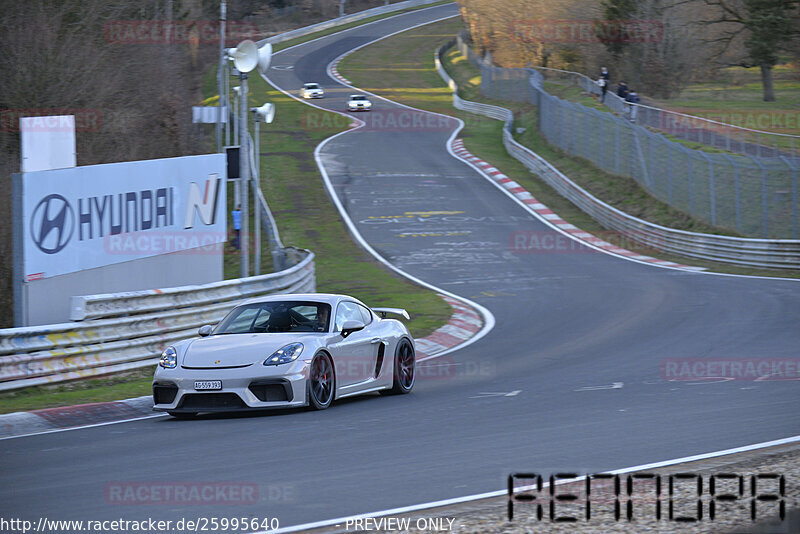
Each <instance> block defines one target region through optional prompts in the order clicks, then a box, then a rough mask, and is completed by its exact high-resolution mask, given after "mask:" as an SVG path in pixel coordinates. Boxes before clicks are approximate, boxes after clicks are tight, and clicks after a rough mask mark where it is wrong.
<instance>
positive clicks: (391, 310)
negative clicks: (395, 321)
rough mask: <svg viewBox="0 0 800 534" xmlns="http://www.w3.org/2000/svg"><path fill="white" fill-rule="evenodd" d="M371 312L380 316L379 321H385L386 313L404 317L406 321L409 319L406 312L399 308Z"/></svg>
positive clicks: (377, 309)
mask: <svg viewBox="0 0 800 534" xmlns="http://www.w3.org/2000/svg"><path fill="white" fill-rule="evenodd" d="M372 311H374V312H375V313H377V314H378V315H380V316H381V319H386V314H387V313H393V314H395V315H400V316H402V317H405V318H406V319H411V317H410V316H409V315H408V312H407V311H405V310H403V309H401V308H372Z"/></svg>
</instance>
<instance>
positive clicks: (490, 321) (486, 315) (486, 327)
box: [261, 6, 495, 361]
mask: <svg viewBox="0 0 800 534" xmlns="http://www.w3.org/2000/svg"><path fill="white" fill-rule="evenodd" d="M435 7H440V6H435ZM426 9H432V8H426ZM417 11H423V10H417ZM398 16H399V15H398ZM457 16H458V15H449V16H447V17H442V18H440V19H436V20H433V21H430V22H425V23H422V24H417V25H415V26H412V27H410V28H407V29H405V30H400V31H398V32H394V33H392V34H389V35H395V34H397V33H402V32H404V31H408V30H410V29H413V28H417V27H420V26H425V25H428V24H431V23H433V22H439V21H442V20H447V19H450V18H453V17H457ZM382 20H386V19H382ZM375 22H382V21H375ZM369 24H374V23H369ZM363 26H366V24H364V25H362V26H357V27H356V28H359V27H363ZM351 29H355V28H351ZM345 31H348V30H345ZM389 35H386V36H383V37H381V38H380V39H383V38H385V37H389ZM325 37H329V36H328V35H326V36H324V37H319V38H318V39H313V40H311V41H307V42H305V43H301V44H300V45H295V46H301V45H305V44H308V43H312V42H314V41H316V40H319V39H324V38H325ZM380 39H378V40H380ZM373 42H374V41H373ZM368 44H371V43H365V44H364V45H362V47H363V46H366V45H368ZM295 46H291V47H289V48H285V49H283V50H280V51H278V52H276V53H275V55H278V54H281V53H283V52H286V51H287V50H291V49H292V48H294V47H295ZM359 48H361V47H359ZM354 50H355V49H354ZM334 61H336V60H334ZM332 63H333V62H331V63H329V64H328V68H327V71H328V74H329V75H330V74H331V72H330V66H331V64H332ZM261 77H262V78H264V80H265V81H266V82H267V83H269V84H270V85H272V86H273V87H275V88H276V89H278V91H280V92H281V93H283V94H285V95H286V96H288V97H289V98H292V99H294V100H297V101H298V102H302V103H303V104H306V105H308V106H312V107H315V108H317V109H320V110H322V111H330V112H331V113H338V114H339V115H342V116H343V117H347V118H348V119H351V120H352V121H353V122H354V123H355V124H356V126H354V127H353V128H350V129H349V130H345V131H343V132H339V133H338V134H335V135H333V136H331V137H328V138H327V139H325V140H323V141H322V142H321V143H320V144H319V145H317V147H316V149H314V160H315V161H316V163H317V167H318V168H319V171H320V174H322V180H323V183H324V184H325V189H326V190H327V192H328V196H329V197H330V198H331V201H332V202H333V204H334V205H335V206H336V209H337V210H338V211H339V214H340V215H341V217H342V220H344V223H345V225H346V226H347V229H348V230H349V232H350V234H351V235H352V236H353V238H354V239H355V240H356V241H357V242H358V244H359V245H361V247H362V248H363V249H364V250H366V251H367V252H369V253H370V254H371V255H372V256H373V257H374V258H375V259H376V260H378V261H379V262H381V263H382V264H384V265H385V266H386V267H388V268H389V269H391V270H392V271H394V272H396V273H397V274H399V275H401V276H403V277H405V278H407V279H409V280H411V281H413V282H415V283H417V284H419V285H421V286H423V287H426V288H428V289H432V290H433V291H436V292H438V293H441V294H442V295H446V296H448V297H451V298H453V299H456V300H458V301H460V302H463V303H465V304H466V305H468V306H470V307H472V308H474V309H476V310H478V312H479V313H480V314H481V315H482V316H483V320H484V324H483V327H482V328H481V330H480V331H478V332H477V333H476V334H475V335H474V336H472V337H471V338H470V339H468V340H466V341H465V342H464V343H461V344H460V345H456V346H455V347H451V348H449V349H446V350H443V351H442V352H438V353H436V354H434V355H431V356H429V357H427V358H425V361H430V360H432V359H434V358H438V357H440V356H444V355H446V354H449V353H451V352H453V351H456V350H459V349H462V348H464V347H466V346H468V345H471V344H472V343H475V342H476V341H478V340H479V339H481V338H482V337H484V336H485V335H486V334H488V333H489V332H490V331H491V330H492V328H494V325H495V319H494V315H493V314H492V312H490V311H489V310H488V309H487V308H485V307H484V306H481V305H480V304H478V303H477V302H474V301H472V300H469V299H467V298H465V297H462V296H460V295H456V294H455V293H451V292H450V291H446V290H444V289H442V288H440V287H437V286H435V285H433V284H430V283H428V282H426V281H424V280H421V279H420V278H417V277H416V276H414V275H412V274H410V273H407V272H406V271H404V270H402V269H400V268H399V267H397V266H395V265H393V264H392V263H390V262H389V261H388V260H386V258H384V257H383V256H381V255H380V254H378V252H377V251H376V250H375V249H374V248H372V246H371V245H370V244H369V243H367V241H366V240H365V239H364V238H363V236H362V235H361V232H359V230H358V228H356V225H355V224H354V223H353V221H352V219H350V216H349V215H348V213H347V211H346V210H345V208H344V205H343V204H342V202H341V200H340V199H339V196H338V195H337V194H336V191H335V190H334V188H333V184H332V183H331V180H330V177H329V176H328V172H327V171H326V170H325V166H324V165H323V163H322V158H321V156H320V152H321V150H322V149H323V148H324V147H325V145H326V144H327V143H328V142H329V141H332V140H333V139H336V138H337V137H339V136H340V135H343V134H346V133H349V132H352V131H354V130H357V129H358V128H361V127H362V126H365V123H364V121H362V120H360V119H357V118H355V117H352V116H350V115H348V114H347V113H345V112H342V111H335V110H329V109H326V108H323V107H321V106H318V105H316V104H312V103H311V102H306V101H305V100H303V99H301V98H298V97H296V96H295V95H293V94H291V93H289V92H288V91H284V90H283V89H281V88H280V87H278V86H277V85H276V84H275V83H273V82H272V80H270V79H269V76H267V75H265V74H264V73H261ZM331 78H332V79H333V80H334V81H336V83H340V84H341V82H339V81H338V80H336V79H335V78H333V76H331ZM342 85H346V86H347V87H351V88H352V86H350V85H347V84H342ZM369 94H372V93H369ZM373 96H376V97H377V95H373ZM377 98H381V99H382V100H386V101H387V102H391V101H390V100H388V99H385V98H382V97H377ZM392 103H393V104H396V105H399V106H403V107H406V108H408V109H415V108H412V107H410V106H405V105H404V104H398V103H397V102H392ZM424 113H430V112H428V111H424ZM436 115H440V114H438V113H437V114H436ZM443 116H444V117H448V118H450V119H453V118H454V117H450V116H449V115H443ZM456 120H458V121H459V123H460V126H459V127H458V128H457V129H456V130H455V131H454V132H453V134H452V135H451V136H450V138H449V139H448V140H447V147H448V152H450V153H451V154H452V152H451V151H450V148H449V147H450V144H451V143H452V141H453V139H455V136H456V134H457V133H458V132H459V131H460V130H461V128H462V127H463V125H464V123H463V122H461V121H460V120H459V119H456Z"/></svg>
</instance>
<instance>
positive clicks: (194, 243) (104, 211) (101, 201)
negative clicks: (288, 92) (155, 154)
mask: <svg viewBox="0 0 800 534" xmlns="http://www.w3.org/2000/svg"><path fill="white" fill-rule="evenodd" d="M225 173H226V159H225V154H210V155H204V156H187V157H181V158H169V159H156V160H147V161H133V162H127V163H110V164H106V165H91V166H85V167H74V168H71V169H60V170H52V171H39V172H31V173H24V174H23V177H22V210H23V221H22V224H23V241H22V242H23V261H24V273H25V280H26V281H33V280H37V279H40V278H49V277H52V276H57V275H61V274H66V273H72V272H76V271H81V270H84V269H92V268H95V267H102V266H105V265H111V264H115V263H122V262H126V261H131V260H135V259H139V258H145V257H149V256H156V255H159V254H169V253H173V252H181V251H186V253H202V252H203V251H204V250H205V251H208V252H206V253H212V252H213V251H212V249H213V248H214V247H216V248H217V249H218V248H219V247H220V246H221V245H219V244H220V243H223V242H224V241H225V240H226V234H225V232H226V217H225V209H226V208H225V206H226V204H225V193H226V187H225ZM193 251H194V252H193Z"/></svg>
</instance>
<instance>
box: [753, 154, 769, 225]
mask: <svg viewBox="0 0 800 534" xmlns="http://www.w3.org/2000/svg"><path fill="white" fill-rule="evenodd" d="M752 159H753V161H755V162H756V165H758V166H759V167H760V168H761V228H762V233H763V235H764V239H766V238H767V234H768V228H767V168H766V167H765V166H764V164H763V163H761V161H760V160H759V158H752Z"/></svg>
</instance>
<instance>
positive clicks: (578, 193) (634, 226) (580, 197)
mask: <svg viewBox="0 0 800 534" xmlns="http://www.w3.org/2000/svg"><path fill="white" fill-rule="evenodd" d="M454 44H456V41H450V42H449V43H446V44H445V45H443V46H442V47H440V48H439V49H438V50H437V51H436V55H435V59H434V60H435V63H436V69H437V71H438V72H439V75H440V76H441V77H442V78H443V79H444V80H445V82H446V83H447V84H448V86H449V87H450V88H451V89H452V90H453V105H454V106H455V107H456V108H457V109H461V110H464V111H469V112H472V113H479V114H482V115H486V116H488V117H491V118H494V119H498V120H502V121H504V123H505V124H504V128H503V144H504V146H505V148H506V150H507V151H508V153H509V154H511V155H512V156H513V157H514V158H516V159H517V160H519V161H520V162H521V163H522V164H523V165H525V166H526V167H527V168H528V169H529V170H530V171H531V172H533V173H535V174H537V175H539V176H540V177H541V178H542V180H544V181H545V182H546V183H547V184H548V185H550V186H551V187H552V188H553V189H555V190H556V191H558V192H559V193H560V194H561V195H562V196H564V197H565V198H567V199H569V200H570V201H571V202H573V203H574V204H575V205H577V206H578V207H579V208H581V210H583V211H584V212H586V213H587V214H589V215H590V216H591V217H592V218H594V219H595V220H597V221H598V222H599V223H600V224H601V225H603V226H604V227H606V228H608V229H610V230H615V231H617V232H620V233H621V234H623V235H625V236H627V237H628V238H630V239H631V240H632V241H634V242H636V243H639V244H641V245H643V246H645V247H648V248H652V249H656V250H661V251H665V252H670V253H675V254H680V255H683V256H689V257H694V258H699V259H705V260H711V261H718V262H724V263H731V264H736V265H742V266H748V267H769V268H781V269H800V241H798V240H780V239H748V238H739V237H730V236H721V235H712V234H700V233H694V232H686V231H683V230H676V229H674V228H666V227H664V226H659V225H657V224H654V223H651V222H648V221H644V220H642V219H638V218H636V217H633V216H631V215H628V214H627V213H624V212H622V211H620V210H618V209H617V208H614V207H613V206H610V205H608V204H606V203H605V202H603V201H601V200H600V199H598V198H596V197H595V196H593V195H592V194H591V193H589V192H588V191H586V190H585V189H583V188H581V187H580V186H579V185H578V184H576V183H575V182H573V181H572V180H570V179H569V178H567V177H566V176H565V175H564V174H563V173H561V172H560V171H559V170H558V169H556V168H555V167H553V166H552V165H551V164H550V163H548V162H547V161H546V160H544V159H543V158H541V157H540V156H539V155H538V154H536V153H535V152H533V151H532V150H530V149H529V148H527V147H525V146H523V145H521V144H519V143H518V142H517V141H516V140H515V139H514V136H513V134H512V132H513V121H514V116H513V113H512V112H511V111H510V110H508V109H505V108H502V107H499V106H492V105H488V104H482V103H478V102H470V101H468V100H464V99H462V98H461V97H459V96H458V93H457V91H458V87H457V85H456V83H455V81H454V80H453V79H452V78H451V77H450V75H449V74H448V73H447V72H446V71H445V69H444V68H443V67H442V63H441V56H442V54H444V53H445V52H446V51H447V50H448V49H450V48H451V47H452V46H453V45H454ZM458 44H459V46H460V45H461V43H458Z"/></svg>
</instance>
